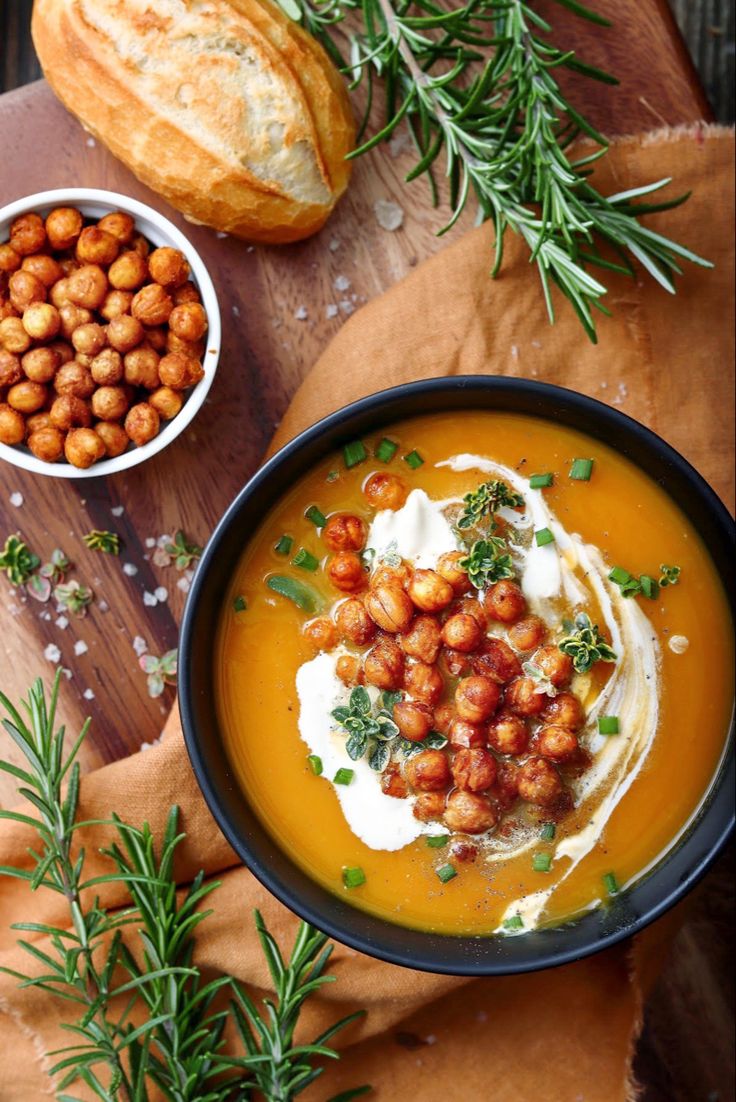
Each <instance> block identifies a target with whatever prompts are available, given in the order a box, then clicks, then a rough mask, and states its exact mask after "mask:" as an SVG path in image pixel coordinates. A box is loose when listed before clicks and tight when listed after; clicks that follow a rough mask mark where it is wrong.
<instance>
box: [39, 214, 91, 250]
mask: <svg viewBox="0 0 736 1102" xmlns="http://www.w3.org/2000/svg"><path fill="white" fill-rule="evenodd" d="M81 232H82V215H81V214H80V213H79V211H78V210H75V209H74V207H56V209H55V210H52V211H51V214H49V215H48V216H47V218H46V234H47V236H48V239H49V245H50V246H51V248H52V249H58V250H59V251H60V252H63V251H64V250H65V249H71V247H72V245H74V244H75V242H76V240H77V238H78V237H79V235H80V233H81Z"/></svg>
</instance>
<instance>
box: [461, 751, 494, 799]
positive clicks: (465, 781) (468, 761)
mask: <svg viewBox="0 0 736 1102" xmlns="http://www.w3.org/2000/svg"><path fill="white" fill-rule="evenodd" d="M452 778H453V780H454V781H455V784H456V786H457V787H458V788H464V789H465V790H466V791H468V792H485V791H486V790H487V789H489V788H490V787H491V785H492V784H493V782H494V781H495V779H496V759H495V758H494V756H493V754H491V753H489V752H488V750H483V749H481V748H480V747H473V748H470V749H467V750H458V752H457V754H456V755H455V758H454V760H453V763H452Z"/></svg>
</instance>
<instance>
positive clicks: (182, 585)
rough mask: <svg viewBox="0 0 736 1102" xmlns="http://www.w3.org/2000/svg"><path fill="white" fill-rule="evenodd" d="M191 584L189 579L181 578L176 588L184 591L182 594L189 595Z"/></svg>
mask: <svg viewBox="0 0 736 1102" xmlns="http://www.w3.org/2000/svg"><path fill="white" fill-rule="evenodd" d="M191 584H192V583H191V581H190V580H189V578H179V580H178V581H177V583H176V588H177V589H180V590H181V591H182V593H188V592H189V589H190V587H191Z"/></svg>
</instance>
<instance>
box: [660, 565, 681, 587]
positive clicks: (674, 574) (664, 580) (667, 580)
mask: <svg viewBox="0 0 736 1102" xmlns="http://www.w3.org/2000/svg"><path fill="white" fill-rule="evenodd" d="M659 569H660V571H661V574H660V576H659V584H660V585H661V586H662V589H665V588H666V586H668V585H677V583H678V582H679V580H680V574H681V573H682V570H681V568H680V567H679V566H667V564H666V563H660V565H659Z"/></svg>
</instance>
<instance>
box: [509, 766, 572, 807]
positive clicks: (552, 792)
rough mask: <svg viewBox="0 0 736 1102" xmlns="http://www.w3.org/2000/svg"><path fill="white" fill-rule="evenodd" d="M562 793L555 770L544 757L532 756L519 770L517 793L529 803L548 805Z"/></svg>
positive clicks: (560, 783) (560, 782)
mask: <svg viewBox="0 0 736 1102" xmlns="http://www.w3.org/2000/svg"><path fill="white" fill-rule="evenodd" d="M561 794H562V781H561V780H560V778H559V776H558V773H557V770H556V769H555V768H554V766H552V765H550V764H549V762H548V761H545V760H544V758H538V757H533V758H529V759H528V760H527V761H525V762H524V764H523V765H522V767H521V769H520V770H519V795H520V796H521V798H522V800H526V801H527V803H530V804H539V805H540V806H541V807H548V806H549V805H550V804H553V803H554V802H555V801H556V800H557V799H558V798H559V797H560V795H561Z"/></svg>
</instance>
